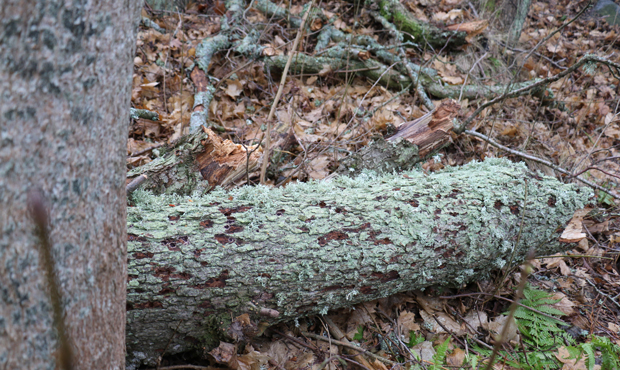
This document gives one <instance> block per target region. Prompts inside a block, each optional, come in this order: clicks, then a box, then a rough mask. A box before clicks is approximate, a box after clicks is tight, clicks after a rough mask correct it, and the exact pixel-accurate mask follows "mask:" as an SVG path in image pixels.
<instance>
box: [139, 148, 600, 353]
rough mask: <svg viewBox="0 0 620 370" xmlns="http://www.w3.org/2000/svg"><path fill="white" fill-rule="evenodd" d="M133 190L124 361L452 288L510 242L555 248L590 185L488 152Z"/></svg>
mask: <svg viewBox="0 0 620 370" xmlns="http://www.w3.org/2000/svg"><path fill="white" fill-rule="evenodd" d="M526 188H527V190H526ZM133 197H134V202H135V205H134V206H132V207H129V208H128V219H127V227H128V233H129V237H130V241H129V246H128V255H129V269H128V273H129V282H128V289H127V290H128V295H127V307H128V312H127V317H128V323H127V353H128V356H129V358H128V360H129V362H128V363H130V364H131V363H134V364H137V363H139V362H140V360H142V361H144V362H145V363H149V364H153V361H154V360H155V359H156V356H158V355H160V354H161V351H162V350H164V348H165V347H166V343H168V341H169V340H171V344H170V345H169V346H168V347H167V350H166V353H178V352H181V351H187V350H190V349H192V348H203V347H206V348H209V347H211V346H215V345H217V344H218V343H219V340H220V339H222V338H230V337H232V338H233V339H244V338H248V337H251V336H252V335H255V334H256V333H257V332H258V331H259V329H260V327H261V324H260V323H263V325H266V324H272V323H275V322H278V321H282V320H289V319H294V318H297V317H301V316H305V315H315V314H325V313H327V312H328V310H330V309H334V308H339V307H343V306H350V305H353V304H356V303H359V302H363V301H367V300H372V299H376V298H379V297H385V296H389V295H392V294H395V293H398V292H402V291H407V290H414V289H424V288H426V287H430V286H446V285H451V286H460V285H462V284H465V283H468V282H471V281H473V280H475V279H481V278H483V277H484V276H485V275H486V274H487V273H488V272H489V271H491V270H493V269H497V268H500V267H502V266H504V265H505V264H506V261H507V259H509V258H510V256H511V254H512V253H513V249H515V248H516V251H515V256H516V259H517V260H520V259H522V258H523V256H524V255H525V254H526V252H527V251H528V250H529V249H530V248H536V250H537V252H538V253H539V254H551V253H555V252H558V251H561V250H563V249H566V248H567V245H560V243H559V242H558V241H557V240H558V237H559V235H560V233H561V231H562V229H563V226H564V225H565V224H566V223H567V222H568V221H569V220H570V219H571V216H572V215H573V213H574V211H575V210H577V209H579V208H582V207H583V206H584V205H586V204H587V203H588V202H589V201H590V199H591V197H592V195H591V191H590V190H589V189H587V188H581V189H580V188H577V187H576V186H575V185H566V184H562V183H560V182H558V181H557V180H555V179H554V178H550V177H539V176H538V175H535V174H532V173H530V172H529V171H528V170H527V169H526V167H525V166H524V165H522V164H513V163H511V162H509V161H507V160H501V159H492V160H487V161H485V162H483V163H474V164H469V165H466V166H463V167H461V168H450V169H447V170H445V171H443V172H440V173H435V174H432V175H428V176H427V175H424V174H423V173H421V172H415V171H414V172H407V173H403V174H391V175H376V174H374V173H368V172H367V173H364V174H362V175H361V176H359V177H357V178H348V177H340V178H337V179H335V180H333V181H331V182H311V183H301V184H291V185H289V186H287V187H286V188H276V189H272V188H268V187H262V186H259V187H242V188H239V189H234V190H231V191H224V190H220V189H219V188H218V189H216V190H215V191H213V192H211V193H209V194H207V195H204V196H195V197H194V196H192V197H190V196H178V195H177V196H172V195H169V196H153V195H150V193H148V192H146V191H142V190H138V191H136V192H135V193H134V194H133ZM522 216H523V229H522V230H521V235H522V236H521V238H520V240H519V243H518V245H515V244H516V241H517V239H518V236H517V235H518V234H519V232H520V224H521V218H522ZM242 315H243V316H242ZM235 318H236V319H235ZM229 340H230V339H229Z"/></svg>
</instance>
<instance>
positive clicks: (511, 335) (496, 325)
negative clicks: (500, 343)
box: [483, 315, 517, 342]
mask: <svg viewBox="0 0 620 370" xmlns="http://www.w3.org/2000/svg"><path fill="white" fill-rule="evenodd" d="M507 322H508V316H507V315H500V316H497V317H496V318H495V319H494V320H493V321H491V322H489V323H488V324H486V325H483V327H484V328H485V329H487V330H488V331H490V332H491V334H492V335H491V337H492V339H493V340H494V341H496V340H497V339H499V336H500V335H501V333H502V331H503V330H504V326H505V325H506V323H507ZM516 337H517V324H516V322H515V321H514V318H513V319H512V322H511V324H510V326H509V328H508V332H507V335H506V338H503V340H504V342H509V341H511V340H513V339H515V338H516Z"/></svg>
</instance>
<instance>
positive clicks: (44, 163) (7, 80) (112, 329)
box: [0, 0, 141, 369]
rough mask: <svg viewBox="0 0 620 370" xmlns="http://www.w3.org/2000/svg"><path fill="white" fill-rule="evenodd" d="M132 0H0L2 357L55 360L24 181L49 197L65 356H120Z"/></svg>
mask: <svg viewBox="0 0 620 370" xmlns="http://www.w3.org/2000/svg"><path fill="white" fill-rule="evenodd" d="M121 4H123V5H121ZM140 7H141V2H140V1H124V2H122V3H121V2H117V1H105V0H104V1H94V2H83V1H77V2H76V1H53V2H52V1H43V0H38V1H18V0H7V1H3V3H2V6H1V7H0V94H1V96H2V97H1V98H0V117H1V118H0V120H1V122H2V123H1V124H0V199H2V206H1V207H0V228H1V229H0V368H2V369H54V368H58V365H57V354H56V351H57V348H58V345H59V343H58V339H57V338H58V336H57V334H56V330H55V329H54V327H53V312H52V305H51V303H50V302H51V301H50V295H49V294H48V289H50V287H51V286H52V284H50V281H47V280H46V278H45V274H44V273H43V271H45V270H44V268H43V266H42V254H40V249H39V247H40V246H41V245H42V240H40V239H39V238H38V237H37V235H36V234H35V227H34V223H33V220H32V219H31V217H30V216H29V212H28V207H27V198H26V194H27V192H28V191H29V190H32V189H39V191H40V193H41V194H43V196H44V197H45V198H47V209H48V211H49V227H48V229H49V241H50V242H51V245H52V251H51V252H52V257H53V259H52V260H53V269H54V270H55V273H56V276H57V279H56V280H57V282H58V286H59V291H60V302H61V303H62V305H61V306H62V309H61V311H63V312H62V313H63V314H64V322H65V326H66V328H67V334H68V339H69V340H68V342H69V343H70V347H71V348H72V352H73V358H72V361H71V362H72V363H73V368H74V369H123V368H124V363H125V356H124V349H125V348H124V336H125V330H124V328H125V309H124V308H125V307H124V306H125V305H124V303H125V291H126V287H125V281H126V222H125V212H126V211H125V205H126V200H125V183H124V178H125V151H126V141H127V121H128V119H127V117H128V116H129V102H130V89H131V78H130V77H131V73H132V65H133V62H132V61H133V56H134V47H135V36H136V26H137V21H138V19H139V18H138V15H139V9H140Z"/></svg>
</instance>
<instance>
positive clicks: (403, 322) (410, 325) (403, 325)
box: [397, 311, 420, 341]
mask: <svg viewBox="0 0 620 370" xmlns="http://www.w3.org/2000/svg"><path fill="white" fill-rule="evenodd" d="M415 320H416V316H415V314H414V313H413V312H409V311H403V312H401V313H400V315H399V316H398V321H397V324H398V327H399V328H400V332H401V333H403V335H404V336H405V341H409V333H410V332H412V331H413V332H416V331H419V330H420V325H418V324H417V323H416V322H415Z"/></svg>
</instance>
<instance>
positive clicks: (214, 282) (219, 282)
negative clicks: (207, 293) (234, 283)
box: [193, 270, 228, 289]
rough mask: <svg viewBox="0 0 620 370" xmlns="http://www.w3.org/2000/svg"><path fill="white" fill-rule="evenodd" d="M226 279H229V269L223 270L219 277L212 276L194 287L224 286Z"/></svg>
mask: <svg viewBox="0 0 620 370" xmlns="http://www.w3.org/2000/svg"><path fill="white" fill-rule="evenodd" d="M226 279H228V270H224V271H222V272H221V273H220V275H219V276H218V277H216V278H210V279H209V280H207V281H206V282H205V283H204V284H198V285H194V286H193V288H196V289H205V288H224V287H225V286H226Z"/></svg>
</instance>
